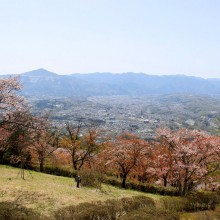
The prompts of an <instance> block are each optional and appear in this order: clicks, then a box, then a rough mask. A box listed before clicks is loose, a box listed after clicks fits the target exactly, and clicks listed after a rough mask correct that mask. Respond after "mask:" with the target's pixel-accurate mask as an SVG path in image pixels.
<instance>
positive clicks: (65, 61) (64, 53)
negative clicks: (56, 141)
mask: <svg viewBox="0 0 220 220" xmlns="http://www.w3.org/2000/svg"><path fill="white" fill-rule="evenodd" d="M38 68H45V69H48V70H50V71H52V72H56V73H60V74H68V73H88V72H114V73H119V72H120V73H121V72H144V73H147V74H157V75H165V74H185V75H194V76H201V77H206V78H207V77H218V78H220V1H219V0H0V74H13V73H22V72H26V71H29V70H34V69H38Z"/></svg>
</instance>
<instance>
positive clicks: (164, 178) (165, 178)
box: [163, 176, 167, 187]
mask: <svg viewBox="0 0 220 220" xmlns="http://www.w3.org/2000/svg"><path fill="white" fill-rule="evenodd" d="M163 186H164V187H167V177H166V176H163Z"/></svg>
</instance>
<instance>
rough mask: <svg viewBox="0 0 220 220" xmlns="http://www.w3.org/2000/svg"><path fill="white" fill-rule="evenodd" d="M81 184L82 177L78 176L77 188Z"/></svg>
mask: <svg viewBox="0 0 220 220" xmlns="http://www.w3.org/2000/svg"><path fill="white" fill-rule="evenodd" d="M80 182H81V177H80V176H76V187H77V188H79V184H80Z"/></svg>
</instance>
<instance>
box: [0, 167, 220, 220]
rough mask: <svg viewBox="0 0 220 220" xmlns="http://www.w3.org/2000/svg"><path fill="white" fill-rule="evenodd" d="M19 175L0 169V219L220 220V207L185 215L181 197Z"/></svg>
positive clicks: (32, 173) (28, 173) (33, 174)
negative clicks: (80, 184) (99, 187)
mask: <svg viewBox="0 0 220 220" xmlns="http://www.w3.org/2000/svg"><path fill="white" fill-rule="evenodd" d="M20 172H21V170H20V169H19V168H12V167H9V166H5V165H0V219H3V220H4V219H7V220H10V219H50V220H52V219H76V220H77V219H78V220H80V219H137V218H138V219H155V220H156V219H161V220H163V219H170V220H171V219H173V220H175V219H182V220H183V219H184V220H186V219H195V220H197V219H199V220H200V219H204V220H211V219H220V213H219V211H220V210H219V207H217V208H216V210H215V211H203V212H196V213H184V212H183V210H184V206H185V204H186V201H185V200H184V198H181V197H168V196H160V195H154V194H149V193H142V192H138V191H133V190H128V189H126V190H125V189H120V188H117V187H113V186H110V185H105V184H103V187H102V191H100V190H97V189H95V188H88V187H80V188H77V187H76V183H75V181H74V179H73V178H67V177H61V176H54V175H48V174H43V173H38V172H35V171H27V170H25V172H24V174H25V179H24V180H23V179H22V178H21V177H20ZM164 201H166V202H164ZM97 213H98V214H97ZM73 216H74V217H73ZM97 216H98V217H97ZM102 216H103V217H102ZM141 216H142V217H141Z"/></svg>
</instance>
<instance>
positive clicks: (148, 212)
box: [118, 207, 180, 220]
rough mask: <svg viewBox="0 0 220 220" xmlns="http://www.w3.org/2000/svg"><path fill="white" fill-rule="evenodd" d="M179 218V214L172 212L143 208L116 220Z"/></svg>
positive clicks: (171, 219) (173, 219)
mask: <svg viewBox="0 0 220 220" xmlns="http://www.w3.org/2000/svg"><path fill="white" fill-rule="evenodd" d="M179 218H180V217H179V214H178V213H177V212H174V211H170V210H164V209H159V208H156V207H145V208H140V209H137V210H134V211H131V212H129V213H127V214H126V215H123V216H121V217H119V218H118V220H137V219H138V220H158V219H159V220H178V219H179Z"/></svg>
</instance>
